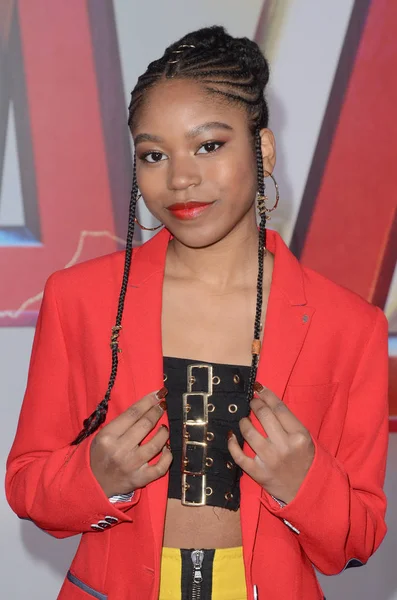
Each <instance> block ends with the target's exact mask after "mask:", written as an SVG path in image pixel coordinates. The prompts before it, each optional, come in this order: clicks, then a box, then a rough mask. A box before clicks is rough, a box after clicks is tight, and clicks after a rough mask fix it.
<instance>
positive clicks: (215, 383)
mask: <svg viewBox="0 0 397 600" xmlns="http://www.w3.org/2000/svg"><path fill="white" fill-rule="evenodd" d="M220 382H221V378H220V377H218V375H214V377H213V378H212V383H213V384H214V385H219V384H220Z"/></svg>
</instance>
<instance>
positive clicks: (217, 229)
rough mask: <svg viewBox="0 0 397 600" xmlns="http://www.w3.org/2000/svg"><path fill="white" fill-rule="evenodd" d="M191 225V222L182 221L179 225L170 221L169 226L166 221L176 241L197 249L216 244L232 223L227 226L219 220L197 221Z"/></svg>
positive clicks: (230, 227)
mask: <svg viewBox="0 0 397 600" xmlns="http://www.w3.org/2000/svg"><path fill="white" fill-rule="evenodd" d="M192 225H193V223H192V222H190V223H187V224H186V223H183V222H182V223H181V224H180V225H179V224H178V223H177V224H175V223H172V225H171V226H169V224H168V223H167V224H166V228H167V229H168V231H169V232H170V233H171V234H172V235H173V236H174V238H175V239H177V240H178V242H180V243H181V244H183V245H184V246H187V247H188V248H197V249H199V248H207V247H208V246H212V245H213V244H216V243H217V242H219V241H220V240H222V239H223V238H225V237H226V236H227V235H228V233H230V231H231V230H232V229H233V225H232V224H231V225H230V226H229V227H227V226H225V225H223V226H222V227H221V226H220V224H219V222H218V223H215V222H213V223H210V224H201V225H200V224H198V223H197V225H196V226H193V227H192Z"/></svg>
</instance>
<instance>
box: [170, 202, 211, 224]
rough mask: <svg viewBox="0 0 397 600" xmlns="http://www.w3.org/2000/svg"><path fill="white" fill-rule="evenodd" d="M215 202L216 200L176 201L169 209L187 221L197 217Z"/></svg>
mask: <svg viewBox="0 0 397 600" xmlns="http://www.w3.org/2000/svg"><path fill="white" fill-rule="evenodd" d="M213 204H214V202H194V201H190V202H176V203H175V204H171V206H169V207H168V210H169V211H170V212H171V213H172V214H173V216H174V217H176V218H177V219H180V220H181V221H187V220H190V219H195V218H197V217H198V216H200V215H201V213H202V212H204V211H205V210H207V209H208V207H210V206H212V205H213Z"/></svg>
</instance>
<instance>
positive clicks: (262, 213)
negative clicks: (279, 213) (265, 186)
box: [256, 171, 280, 221]
mask: <svg viewBox="0 0 397 600" xmlns="http://www.w3.org/2000/svg"><path fill="white" fill-rule="evenodd" d="M265 173H267V175H268V177H271V179H272V181H273V183H274V187H275V189H276V201H275V203H274V205H273V206H272V208H267V206H266V204H265V202H266V200H268V197H267V196H262V195H261V194H259V192H258V193H257V195H256V199H257V201H258V212H259V214H260V216H261V217H263V216H265V219H266V221H270V219H271V217H270V216H269V215H268V214H266V213H271V212H273V210H275V209H276V208H277V204H278V201H279V200H280V191H279V189H278V184H277V181H276V180H275V178H274V177H273V175H272V174H271V173H269V171H265Z"/></svg>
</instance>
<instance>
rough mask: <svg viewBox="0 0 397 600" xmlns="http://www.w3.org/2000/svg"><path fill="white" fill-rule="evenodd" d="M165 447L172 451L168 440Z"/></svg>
mask: <svg viewBox="0 0 397 600" xmlns="http://www.w3.org/2000/svg"><path fill="white" fill-rule="evenodd" d="M165 445H166V446H167V448H168V450H171V444H170V443H169V441H168V440H167V441H166V442H165Z"/></svg>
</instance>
